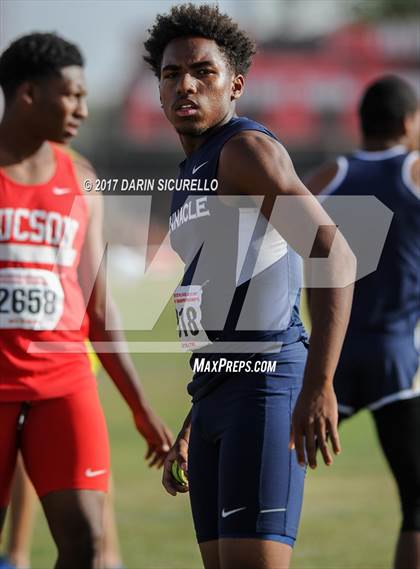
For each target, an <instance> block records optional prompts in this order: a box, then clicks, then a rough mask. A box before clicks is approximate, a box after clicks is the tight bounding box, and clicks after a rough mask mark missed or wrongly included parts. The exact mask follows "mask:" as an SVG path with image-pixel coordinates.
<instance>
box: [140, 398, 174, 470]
mask: <svg viewBox="0 0 420 569" xmlns="http://www.w3.org/2000/svg"><path fill="white" fill-rule="evenodd" d="M134 422H135V423H136V427H137V430H138V431H139V433H140V434H141V435H142V436H143V437H144V439H145V440H146V443H147V452H146V456H145V457H144V458H145V460H147V461H148V462H149V466H156V468H160V467H161V466H162V465H163V463H164V461H165V458H166V455H167V454H168V452H169V449H170V448H171V446H172V444H173V436H172V433H171V431H170V430H169V429H168V428H167V427H166V426H165V424H164V423H162V421H161V420H160V419H159V417H158V416H157V415H156V414H155V413H154V412H153V411H152V409H150V408H147V409H144V410H143V411H142V413H138V414H137V415H134Z"/></svg>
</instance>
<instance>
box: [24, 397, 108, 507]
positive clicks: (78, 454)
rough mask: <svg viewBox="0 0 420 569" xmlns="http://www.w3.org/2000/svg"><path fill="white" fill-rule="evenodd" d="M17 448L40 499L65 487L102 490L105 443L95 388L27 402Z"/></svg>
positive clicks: (104, 486)
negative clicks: (26, 410)
mask: <svg viewBox="0 0 420 569" xmlns="http://www.w3.org/2000/svg"><path fill="white" fill-rule="evenodd" d="M21 450H22V456H23V459H24V462H25V467H26V470H27V472H28V475H29V477H30V479H31V480H32V483H33V485H34V487H35V490H36V491H37V493H38V495H39V496H40V497H43V496H45V495H47V494H48V493H50V492H55V491H61V490H71V489H83V490H98V491H102V492H106V491H107V488H108V479H109V444H108V435H107V430H106V424H105V418H104V415H103V411H102V408H101V405H100V402H99V397H98V393H97V390H96V387H94V388H92V387H89V388H86V389H83V390H81V391H78V392H77V393H74V394H72V395H68V396H66V397H60V398H57V399H49V400H45V401H41V402H37V403H34V404H32V405H31V408H30V410H29V412H28V415H27V418H26V421H25V425H24V428H23V431H22V447H21Z"/></svg>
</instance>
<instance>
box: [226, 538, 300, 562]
mask: <svg viewBox="0 0 420 569" xmlns="http://www.w3.org/2000/svg"><path fill="white" fill-rule="evenodd" d="M219 557H220V569H256V567H258V569H288V567H289V564H290V560H291V557H292V548H291V547H289V546H288V545H286V544H284V543H280V542H277V541H269V540H262V539H252V538H251V539H231V538H230V539H220V540H219Z"/></svg>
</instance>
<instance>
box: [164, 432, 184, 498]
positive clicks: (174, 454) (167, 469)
mask: <svg viewBox="0 0 420 569" xmlns="http://www.w3.org/2000/svg"><path fill="white" fill-rule="evenodd" d="M175 460H176V461H177V462H178V465H179V466H180V467H181V468H182V470H183V471H184V473H185V476H186V477H187V478H188V441H187V440H186V439H184V438H183V437H182V433H180V434H179V435H178V437H177V439H176V441H175V444H174V446H173V447H172V448H171V450H170V451H169V452H168V455H167V457H166V459H165V464H164V465H163V476H162V484H163V486H164V488H165V490H166V491H167V492H168V494H170V495H171V496H176V495H177V493H178V492H180V493H181V492H182V493H183V492H188V490H189V487H188V484H182V485H181V484H178V482H177V481H176V480H175V478H174V477H173V476H172V464H173V462H175Z"/></svg>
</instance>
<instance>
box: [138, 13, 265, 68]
mask: <svg viewBox="0 0 420 569" xmlns="http://www.w3.org/2000/svg"><path fill="white" fill-rule="evenodd" d="M148 32H149V38H148V40H147V41H146V42H145V43H144V47H145V48H146V51H147V53H148V55H146V56H144V59H145V61H146V62H147V63H148V64H149V65H150V67H151V68H152V70H153V71H154V73H155V75H156V76H157V77H158V78H159V77H160V68H161V64H162V57H163V52H164V51H165V48H166V46H167V45H168V43H169V42H171V41H172V40H174V39H176V38H182V37H203V38H207V39H210V40H214V41H215V42H216V43H217V45H218V46H219V48H220V49H221V51H222V52H223V54H224V55H225V57H226V59H227V62H228V63H229V65H230V66H231V68H232V69H233V70H234V72H235V73H240V74H243V75H246V73H247V72H248V69H249V68H250V66H251V61H252V56H253V55H254V54H255V53H256V46H255V42H254V41H253V40H252V39H251V38H250V37H249V36H248V35H247V34H246V33H245V32H244V31H242V30H241V29H239V26H238V24H237V23H236V22H234V21H233V20H232V18H230V17H229V16H228V15H227V14H221V13H220V11H219V8H218V6H211V5H208V4H202V5H199V6H195V5H194V4H181V5H179V6H173V7H172V8H171V11H170V12H169V14H164V15H158V16H157V17H156V21H155V24H154V26H153V27H152V29H150V30H148Z"/></svg>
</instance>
